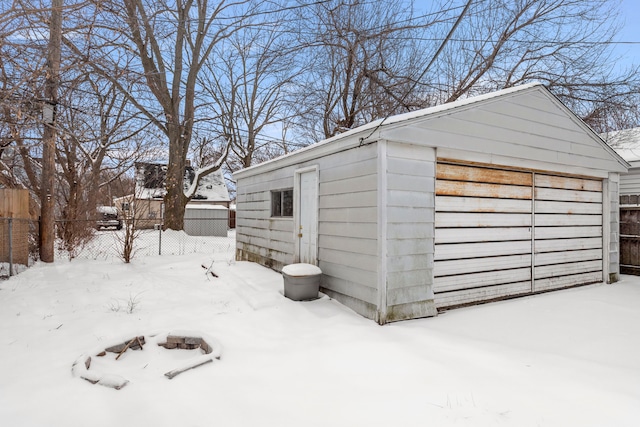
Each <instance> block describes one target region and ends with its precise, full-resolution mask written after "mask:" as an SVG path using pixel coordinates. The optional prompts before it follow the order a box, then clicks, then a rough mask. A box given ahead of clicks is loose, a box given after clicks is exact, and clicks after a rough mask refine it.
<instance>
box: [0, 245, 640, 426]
mask: <svg viewBox="0 0 640 427" xmlns="http://www.w3.org/2000/svg"><path fill="white" fill-rule="evenodd" d="M213 254H214V255H206V254H205V255H203V254H199V253H184V254H183V255H175V256H149V257H144V258H142V257H140V258H136V259H134V261H133V262H132V263H131V264H124V263H122V262H121V261H119V260H117V259H110V260H104V259H97V260H95V259H94V260H89V259H75V260H73V261H71V262H69V261H66V260H60V261H57V262H55V263H53V264H50V265H46V264H42V263H38V264H36V265H35V266H33V267H32V268H30V269H29V270H27V271H25V272H23V273H21V274H19V275H18V276H15V277H12V278H11V279H9V280H6V281H2V282H0V420H1V421H0V423H1V424H2V425H5V426H12V427H18V426H64V427H74V426H78V427H80V426H82V427H85V426H130V425H140V426H212V425H216V426H279V427H281V426H296V427H299V426H349V427H353V426H399V425H401V426H426V425H434V426H563V427H566V426H582V427H584V426H637V425H639V423H640V278H638V277H632V276H623V279H622V281H621V282H619V283H616V284H614V285H604V284H598V285H591V286H585V287H581V288H576V289H571V290H566V291H561V292H554V293H548V294H543V295H538V296H534V297H528V298H521V299H516V300H510V301H503V302H499V303H493V304H487V305H482V306H476V307H471V308H465V309H459V310H452V311H449V312H447V313H444V314H442V315H440V316H438V317H436V318H431V319H420V320H413V321H405V322H399V323H394V324H390V325H386V326H383V327H381V326H378V325H377V324H375V323H374V322H372V321H370V320H367V319H364V318H362V317H360V316H359V315H357V314H354V313H353V312H352V311H350V310H348V309H346V308H345V307H343V306H342V305H340V304H339V303H337V302H335V301H333V300H331V299H329V298H327V297H326V296H324V297H323V298H321V299H318V300H316V301H311V302H294V301H290V300H288V299H286V298H284V296H283V294H282V293H283V291H282V286H283V285H282V277H281V275H280V274H278V273H276V272H274V271H271V270H268V269H265V268H263V267H260V266H258V265H256V264H251V263H246V262H232V261H231V259H232V248H231V250H229V251H222V250H217V251H215V252H213ZM214 258H215V261H214ZM212 261H214V262H213V265H212ZM211 265H212V270H213V272H215V274H216V275H218V276H219V277H218V278H215V277H213V276H212V275H207V274H206V270H205V268H203V266H204V267H206V268H209V267H210V266H211ZM176 330H178V331H195V332H200V333H202V334H205V335H206V336H210V337H214V338H215V339H217V340H218V341H219V342H220V343H221V344H222V357H221V359H220V360H216V361H214V362H213V363H208V364H206V365H203V366H201V367H199V368H197V369H193V370H190V371H187V372H185V373H183V374H181V375H179V376H177V377H176V378H174V379H172V380H169V379H167V378H166V377H164V375H163V373H164V372H166V371H167V370H169V369H172V368H173V367H175V366H178V365H181V364H183V363H185V362H188V360H189V359H190V358H194V357H199V355H200V353H198V352H199V351H200V350H165V349H163V348H159V347H157V346H156V345H155V343H154V342H153V338H150V339H149V341H148V343H147V344H146V345H145V347H144V349H143V350H142V351H133V350H128V351H126V352H125V353H123V355H122V357H121V358H120V359H119V360H118V361H116V360H115V358H114V357H112V356H109V357H110V358H109V357H105V358H102V359H99V358H95V357H94V359H96V362H95V364H94V369H100V370H102V371H104V372H105V373H109V374H113V375H120V376H123V377H126V378H127V379H128V380H129V383H128V384H127V385H126V386H125V387H124V388H122V389H121V390H115V389H112V388H108V387H102V386H99V385H93V384H91V383H89V382H87V381H85V380H82V379H80V378H78V377H74V376H73V375H72V372H71V367H72V364H73V362H74V361H76V359H78V357H80V356H81V355H82V354H84V353H87V352H92V351H95V350H96V349H100V348H104V347H106V346H109V345H111V344H113V343H114V342H122V341H124V340H127V339H129V338H131V337H134V336H136V335H144V336H148V337H152V336H157V335H155V334H164V333H168V332H171V331H176ZM98 359H99V360H98Z"/></svg>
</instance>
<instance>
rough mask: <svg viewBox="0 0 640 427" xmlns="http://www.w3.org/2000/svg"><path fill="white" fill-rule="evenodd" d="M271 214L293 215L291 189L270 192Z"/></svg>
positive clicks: (274, 215) (277, 215)
mask: <svg viewBox="0 0 640 427" xmlns="http://www.w3.org/2000/svg"><path fill="white" fill-rule="evenodd" d="M271 216H272V217H276V218H279V217H293V189H292V188H288V189H286V190H278V191H272V192H271Z"/></svg>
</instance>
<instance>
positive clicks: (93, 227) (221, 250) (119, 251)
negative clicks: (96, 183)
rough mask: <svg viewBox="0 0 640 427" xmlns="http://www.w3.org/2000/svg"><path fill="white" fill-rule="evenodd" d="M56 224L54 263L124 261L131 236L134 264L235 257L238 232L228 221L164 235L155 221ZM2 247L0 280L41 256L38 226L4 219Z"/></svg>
mask: <svg viewBox="0 0 640 427" xmlns="http://www.w3.org/2000/svg"><path fill="white" fill-rule="evenodd" d="M55 226H56V228H55V236H56V239H55V247H54V250H55V259H102V260H107V259H123V251H124V247H125V244H126V243H127V238H129V239H130V242H131V243H132V246H133V248H132V252H131V255H132V258H133V259H134V260H135V258H140V257H148V256H165V255H185V254H206V255H208V256H214V257H215V258H217V259H224V260H228V261H231V260H233V259H234V258H235V229H231V228H229V220H228V219H227V218H185V220H184V230H183V231H175V230H165V231H163V230H162V224H161V223H154V222H152V221H147V222H146V223H142V224H141V227H137V226H135V224H133V226H132V225H131V224H127V222H126V221H123V222H116V223H113V224H105V223H104V222H100V221H96V220H56V221H55ZM127 233H130V234H127ZM0 243H1V246H0V277H8V276H11V275H14V274H17V273H19V272H21V271H24V270H25V269H26V268H27V267H28V266H30V265H32V264H33V262H35V261H37V260H38V258H39V256H38V254H39V252H38V245H39V222H38V221H37V220H28V219H18V218H0Z"/></svg>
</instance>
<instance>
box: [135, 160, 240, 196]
mask: <svg viewBox="0 0 640 427" xmlns="http://www.w3.org/2000/svg"><path fill="white" fill-rule="evenodd" d="M135 168H136V192H135V194H136V198H138V199H160V198H162V197H164V195H165V194H166V190H165V180H166V177H167V165H166V164H163V163H147V162H136V164H135ZM194 179H195V170H194V169H193V167H191V166H187V167H186V168H185V174H184V183H183V184H184V187H185V190H186V189H187V188H189V186H190V185H191V183H193V180H194ZM191 200H192V201H194V202H195V201H198V202H229V201H230V200H231V199H230V198H229V189H228V188H227V184H226V182H225V180H224V176H223V175H222V170H220V169H218V170H216V171H214V172H212V173H210V174H209V175H206V176H204V177H202V178H200V182H199V183H198V188H197V189H196V193H195V194H194V196H193V198H192V199H191Z"/></svg>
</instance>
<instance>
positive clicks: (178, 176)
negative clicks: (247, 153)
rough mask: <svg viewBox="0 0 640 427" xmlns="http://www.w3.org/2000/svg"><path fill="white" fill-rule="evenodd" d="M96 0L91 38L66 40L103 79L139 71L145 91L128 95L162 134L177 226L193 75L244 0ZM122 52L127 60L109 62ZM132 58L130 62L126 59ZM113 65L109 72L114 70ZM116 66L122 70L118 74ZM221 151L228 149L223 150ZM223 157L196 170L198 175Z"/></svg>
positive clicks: (171, 219) (233, 27) (169, 222)
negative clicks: (166, 148)
mask: <svg viewBox="0 0 640 427" xmlns="http://www.w3.org/2000/svg"><path fill="white" fill-rule="evenodd" d="M94 3H95V16H96V22H97V23H96V24H95V25H91V26H89V27H87V28H86V31H87V34H89V35H90V36H91V37H92V38H93V39H94V40H92V43H89V44H82V43H79V42H78V41H77V40H76V39H72V38H66V39H65V43H66V44H67V45H68V46H69V47H71V48H72V49H73V50H74V52H75V53H76V54H77V55H80V56H82V55H84V56H85V57H87V59H88V62H89V63H90V64H91V65H92V66H93V67H94V71H95V72H98V73H100V74H101V75H102V76H103V77H108V78H111V79H112V81H113V82H114V83H115V84H120V80H121V78H122V75H125V74H127V75H129V76H131V77H132V76H133V75H135V74H136V73H138V75H139V78H140V81H141V82H143V83H144V85H145V87H144V91H142V90H141V88H138V89H139V90H140V91H139V92H137V93H131V92H128V91H127V90H126V89H125V88H124V87H121V88H120V89H121V90H122V92H123V93H126V94H127V96H128V98H129V100H130V101H131V102H132V103H133V104H134V105H136V106H137V108H138V109H139V110H140V111H142V112H143V113H144V114H145V116H146V117H147V119H148V120H149V121H150V122H151V123H153V125H154V126H156V127H157V129H159V130H160V131H161V132H162V133H163V134H164V135H165V137H166V139H167V142H168V160H169V163H168V171H167V180H166V190H167V193H166V196H165V214H166V217H165V226H166V227H167V228H171V229H182V227H183V219H184V208H185V205H186V203H187V201H188V200H189V198H190V197H191V196H192V195H193V193H189V192H186V193H185V191H184V189H183V177H184V170H185V166H186V159H187V155H188V152H189V146H190V143H191V139H192V135H193V127H194V123H195V122H196V121H197V112H196V110H197V96H198V90H197V89H198V87H197V83H198V80H197V77H198V74H199V73H200V72H201V70H202V67H203V65H204V63H205V61H206V60H207V59H208V58H209V56H210V55H211V52H212V51H213V49H214V47H215V46H216V44H217V43H219V42H220V41H221V40H224V39H226V38H228V37H229V36H230V35H231V34H233V33H234V32H235V31H237V29H238V28H240V27H241V26H242V22H243V20H244V19H245V18H244V17H245V12H246V11H243V10H242V9H243V8H244V9H246V7H245V5H247V4H248V3H249V2H248V0H236V1H233V0H228V1H220V2H214V3H210V2H209V1H208V0H184V1H178V2H172V1H151V0H148V1H147V0H123V1H98V0H94ZM122 58H127V59H126V61H125V64H122V63H115V64H114V61H118V60H122ZM132 59H135V63H132V62H131V60H132ZM114 71H115V72H114ZM118 71H120V73H118ZM225 153H226V150H225ZM223 160H224V159H219V161H218V162H216V163H215V164H214V165H209V167H208V168H206V169H202V170H200V171H198V172H199V173H198V174H197V178H196V184H195V185H194V186H192V187H193V188H192V189H190V190H193V191H195V188H196V186H197V180H198V179H199V177H200V176H203V175H206V174H207V173H210V172H212V171H213V170H216V169H217V168H219V167H220V165H221V164H222V162H223Z"/></svg>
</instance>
